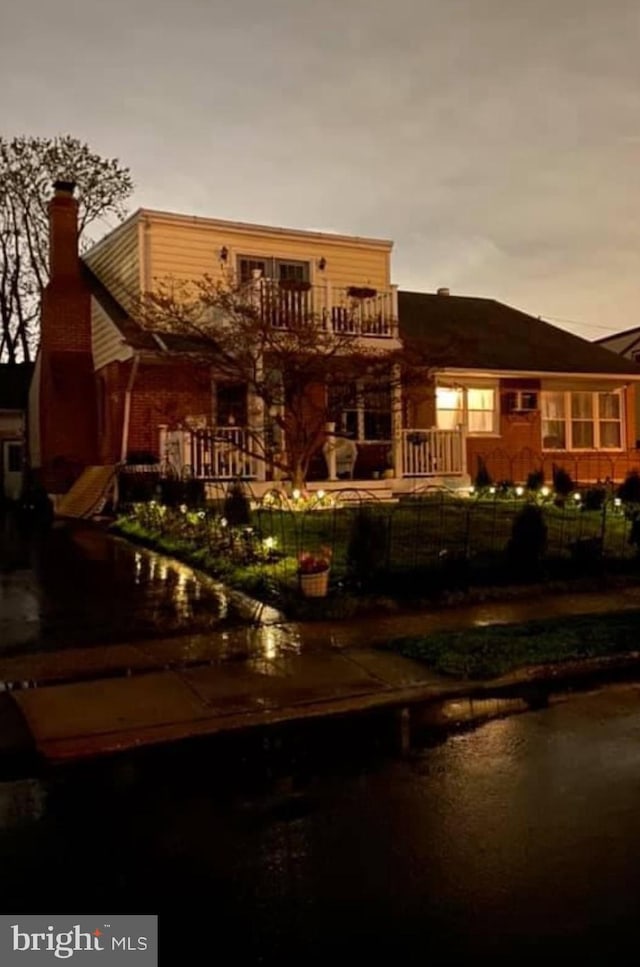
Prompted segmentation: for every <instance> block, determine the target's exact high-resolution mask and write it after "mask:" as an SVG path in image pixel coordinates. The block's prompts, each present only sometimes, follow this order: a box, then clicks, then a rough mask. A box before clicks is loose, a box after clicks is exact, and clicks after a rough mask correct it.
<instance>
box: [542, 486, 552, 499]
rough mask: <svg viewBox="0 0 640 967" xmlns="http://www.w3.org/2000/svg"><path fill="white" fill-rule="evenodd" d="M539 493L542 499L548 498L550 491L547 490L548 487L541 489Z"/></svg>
mask: <svg viewBox="0 0 640 967" xmlns="http://www.w3.org/2000/svg"><path fill="white" fill-rule="evenodd" d="M540 493H541V494H542V496H543V497H548V496H549V494H550V493H551V491H550V490H549V488H548V487H541V488H540Z"/></svg>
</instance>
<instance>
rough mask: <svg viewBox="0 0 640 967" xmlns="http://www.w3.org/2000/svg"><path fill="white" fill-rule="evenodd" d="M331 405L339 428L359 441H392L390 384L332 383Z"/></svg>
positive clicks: (330, 392)
mask: <svg viewBox="0 0 640 967" xmlns="http://www.w3.org/2000/svg"><path fill="white" fill-rule="evenodd" d="M329 405H330V408H331V410H333V411H334V412H335V413H336V414H337V417H338V419H337V420H336V429H337V430H338V431H339V432H341V433H344V434H346V435H347V436H348V437H350V438H351V439H352V440H358V441H360V442H385V443H387V442H390V441H391V437H392V432H391V392H390V389H389V387H388V386H379V385H376V384H375V383H365V382H361V381H358V382H357V383H351V384H349V385H347V386H344V385H339V386H338V385H330V387H329Z"/></svg>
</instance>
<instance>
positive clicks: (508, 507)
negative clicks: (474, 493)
mask: <svg viewBox="0 0 640 967" xmlns="http://www.w3.org/2000/svg"><path fill="white" fill-rule="evenodd" d="M524 503H525V502H524V501H523V500H516V499H510V500H500V499H496V500H491V501H489V500H482V501H478V500H473V499H472V500H469V499H461V498H455V497H448V496H443V497H431V498H427V499H425V500H415V501H411V502H409V501H406V502H405V503H400V504H397V505H393V504H391V505H384V504H381V505H371V506H368V508H367V510H368V513H370V514H371V515H372V516H373V517H374V518H375V519H378V520H381V521H382V520H384V521H385V522H386V525H385V526H386V527H387V530H388V546H387V551H386V556H387V562H388V564H389V565H390V568H391V569H393V570H398V571H399V570H411V569H414V568H421V567H428V566H430V565H433V564H435V563H437V562H438V561H439V560H441V558H442V556H443V555H444V556H452V557H456V556H469V557H471V558H473V557H479V558H491V557H493V558H495V557H496V556H499V555H502V554H503V552H504V548H505V547H506V544H507V542H508V540H509V538H510V536H511V527H512V524H513V519H514V517H515V515H516V513H517V512H518V510H520V509H521V508H522V506H524ZM543 512H544V518H545V522H546V525H547V529H548V546H547V556H548V557H557V558H562V557H564V558H569V556H570V550H569V547H570V544H571V543H572V542H574V541H576V540H579V539H581V538H589V537H596V538H599V537H602V538H603V552H604V554H605V556H607V557H615V558H621V557H630V556H632V554H633V548H631V547H630V545H629V544H628V533H629V521H628V520H627V519H626V518H625V516H624V514H623V513H621V512H620V511H619V510H617V511H615V512H614V511H612V510H608V512H607V513H606V515H604V516H603V513H602V511H585V510H581V509H580V508H578V507H576V506H575V504H573V503H571V502H569V503H568V504H567V505H565V506H564V507H556V506H554V505H553V504H552V503H547V504H545V505H544V508H543ZM355 513H356V509H355V508H341V509H337V510H333V511H310V512H307V513H291V512H288V511H283V510H280V509H265V508H261V509H259V510H258V511H256V512H254V520H255V523H256V525H257V527H258V529H259V531H260V532H261V533H262V535H263V536H272V537H275V539H276V541H277V543H278V547H279V548H281V549H282V551H283V553H284V554H285V555H292V556H294V557H295V556H296V555H297V554H298V553H299V552H300V551H301V550H310V549H311V550H313V549H315V548H317V547H319V546H320V545H322V544H327V545H329V546H330V547H332V548H333V552H334V561H333V567H334V569H335V570H336V571H337V572H338V573H342V572H343V571H344V569H345V567H346V551H347V547H348V542H349V534H350V530H351V526H352V522H353V518H354V515H355Z"/></svg>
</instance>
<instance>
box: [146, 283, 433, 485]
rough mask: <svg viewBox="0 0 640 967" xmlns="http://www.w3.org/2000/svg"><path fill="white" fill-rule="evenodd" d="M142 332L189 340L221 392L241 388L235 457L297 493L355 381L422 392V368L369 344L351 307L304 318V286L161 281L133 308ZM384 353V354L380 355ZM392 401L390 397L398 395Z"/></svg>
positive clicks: (413, 353)
mask: <svg viewBox="0 0 640 967" xmlns="http://www.w3.org/2000/svg"><path fill="white" fill-rule="evenodd" d="M138 312H139V316H140V321H141V322H142V323H143V325H145V326H146V327H148V328H154V329H160V330H166V331H171V332H173V333H176V332H179V333H182V334H183V335H186V336H189V337H191V338H192V339H194V340H195V342H194V343H193V347H194V348H195V346H198V347H199V349H197V350H196V355H200V356H201V357H202V358H203V359H207V360H209V361H210V363H211V366H212V371H213V374H214V377H215V378H216V379H217V380H218V381H220V382H229V383H235V384H243V385H244V386H245V387H246V390H247V396H248V399H249V401H250V414H251V415H250V418H249V423H250V426H249V428H248V432H247V433H246V434H245V435H244V442H243V443H242V446H243V447H246V451H245V452H247V453H248V454H250V455H251V456H253V457H256V458H257V459H259V460H262V461H264V462H265V463H267V464H269V465H270V466H271V467H272V468H275V469H276V470H277V471H279V472H280V474H281V475H282V476H284V477H286V478H288V479H290V480H291V481H292V485H293V487H302V486H303V485H304V482H305V480H306V477H307V474H308V471H309V466H310V462H311V459H312V457H313V456H314V454H315V453H316V452H317V451H318V450H319V448H320V447H321V446H322V444H323V443H324V441H325V440H326V439H327V424H330V423H331V422H334V421H335V420H336V419H337V418H338V416H339V414H340V412H341V411H342V409H343V408H344V406H345V405H346V404H347V402H349V398H350V394H351V392H352V389H351V388H352V386H353V384H354V381H356V380H366V381H367V382H368V383H370V384H374V385H375V386H376V387H377V388H378V389H382V388H383V387H384V388H388V390H389V391H390V395H391V392H392V391H393V389H394V387H396V386H398V385H399V383H400V381H401V380H402V382H403V384H405V385H406V383H407V382H413V383H416V382H422V383H425V381H426V380H428V378H429V367H428V365H427V361H426V360H425V359H424V358H423V357H422V355H421V354H420V352H419V351H418V350H417V349H416V348H415V347H413V346H407V345H405V346H403V347H402V348H399V346H400V344H399V343H398V341H397V340H385V339H375V338H374V339H367V338H366V333H364V336H365V338H363V331H362V329H361V327H360V326H359V324H358V323H357V319H358V304H357V300H353V302H352V304H351V305H350V306H343V307H341V308H340V310H339V313H338V314H337V315H336V314H332V313H331V310H330V309H329V310H326V311H325V312H324V313H320V314H318V313H316V312H313V311H311V300H310V299H309V298H307V292H306V291H305V288H304V284H303V288H302V289H301V290H300V291H296V289H295V285H294V287H293V289H292V290H286V289H285V291H284V292H283V290H282V288H281V286H280V285H279V283H277V282H272V281H271V280H267V279H259V280H256V281H254V282H250V283H248V284H238V283H237V282H235V280H231V279H225V280H223V281H220V280H215V279H213V278H212V277H211V276H204V277H203V278H201V279H198V280H194V281H189V282H184V281H182V282H181V281H177V280H175V279H171V278H169V279H165V280H161V281H159V282H157V284H156V288H155V290H154V291H153V292H152V293H146V294H145V295H144V296H143V297H142V299H141V300H140V303H139V306H138ZM385 343H386V345H385ZM396 396H397V394H396Z"/></svg>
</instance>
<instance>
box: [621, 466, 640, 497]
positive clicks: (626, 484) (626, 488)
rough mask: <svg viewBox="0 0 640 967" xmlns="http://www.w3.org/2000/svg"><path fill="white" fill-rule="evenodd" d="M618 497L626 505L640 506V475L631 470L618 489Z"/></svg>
mask: <svg viewBox="0 0 640 967" xmlns="http://www.w3.org/2000/svg"><path fill="white" fill-rule="evenodd" d="M617 496H618V497H619V498H620V500H622V501H624V503H625V504H640V473H638V471H637V470H631V471H629V473H628V474H627V476H626V477H625V479H624V481H623V483H621V484H620V486H619V487H618V493H617Z"/></svg>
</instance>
